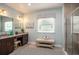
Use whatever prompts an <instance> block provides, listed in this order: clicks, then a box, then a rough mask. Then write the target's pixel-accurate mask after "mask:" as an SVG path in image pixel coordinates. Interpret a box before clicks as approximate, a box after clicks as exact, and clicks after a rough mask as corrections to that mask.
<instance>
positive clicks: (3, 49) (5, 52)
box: [1, 39, 7, 55]
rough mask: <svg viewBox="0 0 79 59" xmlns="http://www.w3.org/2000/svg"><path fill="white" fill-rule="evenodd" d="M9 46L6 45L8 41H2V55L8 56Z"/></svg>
mask: <svg viewBox="0 0 79 59" xmlns="http://www.w3.org/2000/svg"><path fill="white" fill-rule="evenodd" d="M6 47H7V45H6V39H3V40H1V54H2V55H6V54H7V48H6Z"/></svg>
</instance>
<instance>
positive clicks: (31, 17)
mask: <svg viewBox="0 0 79 59" xmlns="http://www.w3.org/2000/svg"><path fill="white" fill-rule="evenodd" d="M63 14H64V13H63V7H59V8H52V9H46V10H41V11H37V12H34V13H30V14H27V15H25V20H28V21H29V22H30V23H33V22H34V29H27V28H25V30H26V32H28V33H29V42H35V41H36V39H37V38H42V37H43V36H45V35H47V36H48V37H49V38H52V39H54V40H55V44H56V45H60V46H62V47H64V44H65V42H64V40H65V39H64V28H65V27H64V16H63ZM27 17H28V19H27ZM42 17H55V18H56V20H55V33H46V34H44V33H38V32H37V20H38V18H42ZM26 25H28V24H27V23H26V24H25V26H26Z"/></svg>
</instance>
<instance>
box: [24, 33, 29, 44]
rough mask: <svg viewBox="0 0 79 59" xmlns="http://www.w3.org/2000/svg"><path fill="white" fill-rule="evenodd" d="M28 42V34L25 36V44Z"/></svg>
mask: <svg viewBox="0 0 79 59" xmlns="http://www.w3.org/2000/svg"><path fill="white" fill-rule="evenodd" d="M27 42H28V34H26V35H24V36H23V45H24V44H27Z"/></svg>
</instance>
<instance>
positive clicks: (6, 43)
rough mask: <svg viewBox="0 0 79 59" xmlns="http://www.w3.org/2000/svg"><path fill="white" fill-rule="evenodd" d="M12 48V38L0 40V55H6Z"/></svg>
mask: <svg viewBox="0 0 79 59" xmlns="http://www.w3.org/2000/svg"><path fill="white" fill-rule="evenodd" d="M13 50H14V40H13V39H12V38H7V39H2V40H0V55H8V54H9V53H11V52H12V51H13Z"/></svg>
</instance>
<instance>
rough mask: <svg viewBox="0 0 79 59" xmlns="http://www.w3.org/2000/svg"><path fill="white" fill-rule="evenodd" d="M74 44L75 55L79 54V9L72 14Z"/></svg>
mask: <svg viewBox="0 0 79 59" xmlns="http://www.w3.org/2000/svg"><path fill="white" fill-rule="evenodd" d="M72 44H73V45H72V47H73V54H79V47H78V46H79V8H77V9H76V10H75V11H74V12H73V13H72Z"/></svg>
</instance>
